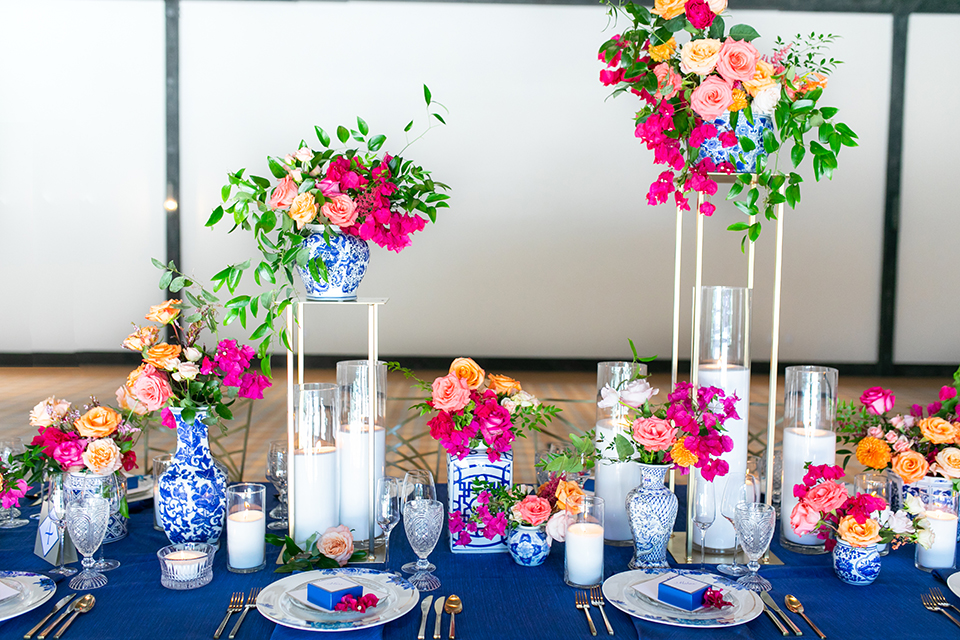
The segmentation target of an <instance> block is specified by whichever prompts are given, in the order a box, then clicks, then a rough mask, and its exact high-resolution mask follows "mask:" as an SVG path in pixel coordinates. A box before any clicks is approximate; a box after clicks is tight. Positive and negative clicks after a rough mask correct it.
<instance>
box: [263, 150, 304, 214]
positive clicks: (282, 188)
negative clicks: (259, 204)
mask: <svg viewBox="0 0 960 640" xmlns="http://www.w3.org/2000/svg"><path fill="white" fill-rule="evenodd" d="M291 160H292V158H291ZM297 190H298V189H297V183H296V182H294V181H293V178H291V177H290V176H284V177H283V179H282V180H280V182H278V183H277V186H275V187H274V188H273V192H272V193H271V194H270V200H268V201H267V206H269V207H270V208H271V209H286V208H287V207H289V206H290V205H291V204H293V199H294V198H296V197H297Z"/></svg>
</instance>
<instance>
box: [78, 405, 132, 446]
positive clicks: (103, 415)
mask: <svg viewBox="0 0 960 640" xmlns="http://www.w3.org/2000/svg"><path fill="white" fill-rule="evenodd" d="M120 421H121V417H120V414H119V413H117V412H116V411H114V410H113V409H111V408H110V407H94V408H92V409H90V411H87V412H86V413H85V414H83V415H82V416H80V417H79V418H77V419H76V420H74V422H73V426H75V427H76V428H77V431H79V432H80V435H82V436H83V437H84V438H106V437H107V436H109V435H110V434H112V433H113V432H114V431H116V430H117V426H119V424H120Z"/></svg>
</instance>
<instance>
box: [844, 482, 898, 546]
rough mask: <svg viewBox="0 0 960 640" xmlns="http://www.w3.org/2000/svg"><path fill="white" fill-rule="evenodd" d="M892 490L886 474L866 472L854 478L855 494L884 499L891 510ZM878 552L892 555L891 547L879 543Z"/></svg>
mask: <svg viewBox="0 0 960 640" xmlns="http://www.w3.org/2000/svg"><path fill="white" fill-rule="evenodd" d="M892 488H893V487H892V483H891V482H890V477H889V476H888V475H887V474H885V473H881V472H877V471H865V472H863V473H858V474H857V475H856V476H854V478H853V489H854V492H856V493H865V494H867V495H871V496H874V497H877V498H883V500H884V501H885V502H886V503H887V507H889V508H890V509H891V510H892V509H893V507H892V506H891V505H890V496H891V495H892ZM877 551H878V552H879V553H880V555H881V556H885V555H887V554H888V553H890V545H888V544H879V543H878V544H877Z"/></svg>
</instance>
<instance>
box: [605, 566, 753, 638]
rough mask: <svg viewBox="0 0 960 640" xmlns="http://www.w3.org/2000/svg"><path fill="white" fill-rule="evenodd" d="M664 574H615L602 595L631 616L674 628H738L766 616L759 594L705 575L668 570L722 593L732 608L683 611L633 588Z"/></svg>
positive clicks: (652, 571)
mask: <svg viewBox="0 0 960 640" xmlns="http://www.w3.org/2000/svg"><path fill="white" fill-rule="evenodd" d="M665 571H667V570H664V569H638V570H636V571H625V572H624V573H618V574H615V575H613V576H610V577H609V578H607V580H606V581H605V582H604V583H603V595H604V596H605V597H606V599H607V600H609V601H610V604H612V605H613V606H615V607H616V608H617V609H620V610H621V611H623V612H624V613H626V614H628V615H631V616H633V617H635V618H639V619H641V620H647V621H648V622H659V623H660V624H666V625H670V626H674V627H701V628H716V627H735V626H737V625H740V624H744V623H747V622H750V621H751V620H753V619H754V618H756V617H757V616H759V615H760V614H761V613H763V601H762V600H760V596H758V595H757V594H756V593H754V592H753V591H750V590H749V589H747V588H746V587H744V586H743V585H740V584H737V583H736V582H733V581H732V580H728V579H726V578H724V577H721V576H718V575H715V574H712V573H706V572H704V571H691V570H684V569H669V571H673V572H675V573H681V574H685V575H689V576H691V577H692V578H695V579H697V580H700V581H701V582H704V583H706V584H709V585H710V586H712V587H715V588H717V589H720V590H721V591H722V592H723V597H724V599H726V600H729V601H730V602H732V603H733V606H732V607H724V608H723V609H698V610H696V611H683V610H681V609H677V608H676V607H671V606H670V605H668V604H664V603H662V602H658V601H657V600H654V599H653V598H649V597H647V596H645V595H643V594H641V593H640V592H638V591H637V590H636V589H634V588H633V585H635V584H638V583H641V582H646V581H647V580H652V579H654V578H656V577H658V576H660V575H662V574H663V573H665Z"/></svg>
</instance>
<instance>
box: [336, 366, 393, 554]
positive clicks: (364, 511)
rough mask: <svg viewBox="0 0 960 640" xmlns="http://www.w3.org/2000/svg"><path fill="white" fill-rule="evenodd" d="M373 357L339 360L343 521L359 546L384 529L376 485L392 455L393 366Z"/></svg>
mask: <svg viewBox="0 0 960 640" xmlns="http://www.w3.org/2000/svg"><path fill="white" fill-rule="evenodd" d="M369 365H370V363H369V361H367V360H346V361H343V362H338V363H337V385H338V386H339V393H340V425H339V429H338V431H337V455H338V457H339V464H340V483H339V484H340V524H342V525H344V526H346V527H347V528H348V529H352V530H353V537H354V539H355V540H356V542H357V546H358V547H361V548H362V547H365V546H366V547H369V541H370V539H371V537H372V538H374V539H375V538H378V537H379V536H380V535H381V533H382V532H381V530H380V527H379V526H377V523H376V516H375V513H374V508H373V507H374V499H375V498H374V495H373V493H374V491H375V490H376V486H377V480H378V479H379V478H381V477H383V470H384V463H385V456H386V430H385V429H384V423H385V420H386V406H387V403H386V397H387V366H386V363H384V362H377V363H376V366H375V367H374V370H373V372H372V375H371V371H370V366H369Z"/></svg>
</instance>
